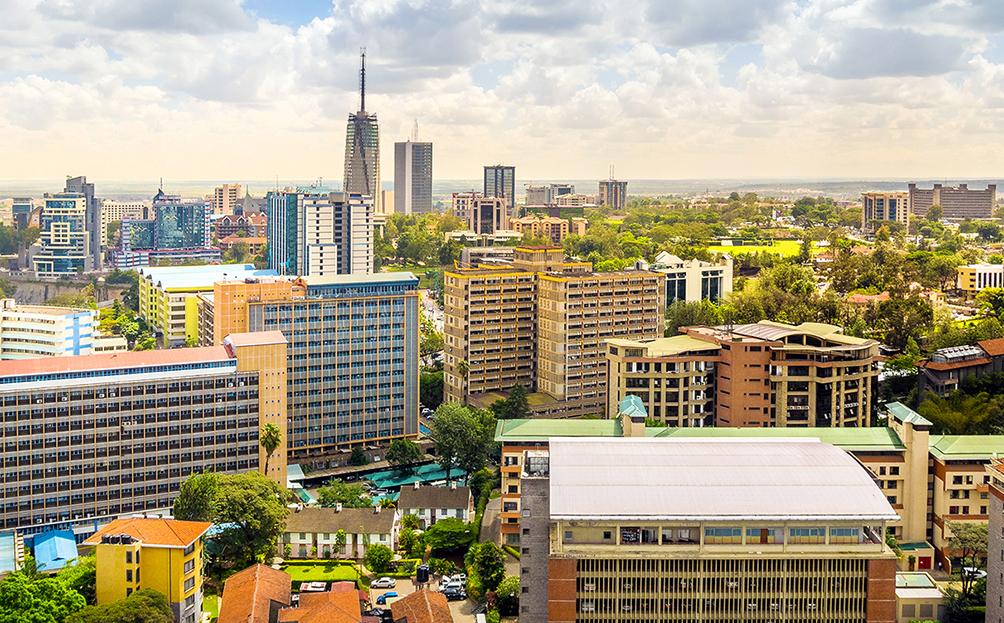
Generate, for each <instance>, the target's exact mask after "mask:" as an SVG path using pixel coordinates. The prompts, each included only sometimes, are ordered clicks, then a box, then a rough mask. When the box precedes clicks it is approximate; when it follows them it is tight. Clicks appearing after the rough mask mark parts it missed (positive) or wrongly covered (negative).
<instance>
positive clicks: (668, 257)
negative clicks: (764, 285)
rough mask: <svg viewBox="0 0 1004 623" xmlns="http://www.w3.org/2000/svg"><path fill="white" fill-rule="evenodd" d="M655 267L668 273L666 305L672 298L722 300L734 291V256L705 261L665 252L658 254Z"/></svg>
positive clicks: (689, 300) (661, 271) (681, 299)
mask: <svg viewBox="0 0 1004 623" xmlns="http://www.w3.org/2000/svg"><path fill="white" fill-rule="evenodd" d="M652 270H654V271H656V272H660V273H665V275H666V305H669V304H671V303H673V301H687V302H693V301H700V300H702V299H707V300H709V301H719V300H721V299H723V298H725V297H726V296H728V294H729V293H730V292H732V258H731V257H729V256H728V255H722V256H720V257H719V258H718V260H717V261H715V262H704V261H701V260H697V259H693V260H682V259H680V258H679V257H677V256H675V255H673V254H671V253H666V252H665V251H663V252H662V253H660V254H659V255H657V256H655V262H654V263H653V264H652Z"/></svg>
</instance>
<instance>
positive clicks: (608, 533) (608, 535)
mask: <svg viewBox="0 0 1004 623" xmlns="http://www.w3.org/2000/svg"><path fill="white" fill-rule="evenodd" d="M612 538H614V533H613V532H611V531H610V530H604V531H603V540H604V541H609V540H610V539H612Z"/></svg>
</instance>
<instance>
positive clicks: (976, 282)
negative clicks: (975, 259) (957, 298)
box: [955, 264, 1004, 296]
mask: <svg viewBox="0 0 1004 623" xmlns="http://www.w3.org/2000/svg"><path fill="white" fill-rule="evenodd" d="M955 287H956V288H958V289H959V290H962V291H963V292H965V293H966V294H967V295H969V296H976V295H977V294H979V293H980V291H981V290H983V289H984V288H1004V266H1002V265H1000V264H969V265H967V266H959V267H958V268H956V269H955Z"/></svg>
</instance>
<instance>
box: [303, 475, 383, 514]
mask: <svg viewBox="0 0 1004 623" xmlns="http://www.w3.org/2000/svg"><path fill="white" fill-rule="evenodd" d="M317 503H318V504H320V505H321V506H326V507H328V508H334V507H335V506H337V505H338V504H341V505H342V506H344V507H345V508H368V507H370V506H373V500H371V499H370V497H369V496H368V495H366V489H364V488H363V486H362V485H361V484H358V483H347V482H342V481H341V480H338V479H336V478H332V479H331V480H329V481H328V482H326V483H325V484H324V485H322V486H321V487H319V488H318V489H317Z"/></svg>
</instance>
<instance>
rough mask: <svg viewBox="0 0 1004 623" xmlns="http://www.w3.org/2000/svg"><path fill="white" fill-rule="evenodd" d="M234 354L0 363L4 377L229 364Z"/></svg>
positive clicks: (182, 351) (215, 350) (134, 354)
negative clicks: (214, 363) (149, 367)
mask: <svg viewBox="0 0 1004 623" xmlns="http://www.w3.org/2000/svg"><path fill="white" fill-rule="evenodd" d="M230 358H231V357H230V354H229V353H227V349H226V348H224V347H223V346H204V347H199V348H170V349H164V350H143V351H125V352H118V353H102V354H99V355H80V356H77V357H40V358H38V359H20V360H10V361H3V362H0V377H4V376H23V375H29V374H55V373H60V372H86V371H88V370H114V369H120V368H121V369H124V368H136V367H142V366H160V365H172V364H181V363H203V362H207V361H226V360H228V359H230Z"/></svg>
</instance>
